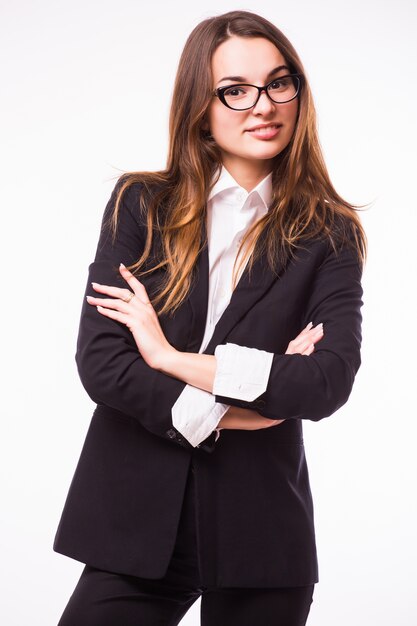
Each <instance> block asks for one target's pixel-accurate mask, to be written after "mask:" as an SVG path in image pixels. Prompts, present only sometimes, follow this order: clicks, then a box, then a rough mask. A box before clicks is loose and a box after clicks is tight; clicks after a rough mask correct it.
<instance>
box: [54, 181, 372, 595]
mask: <svg viewBox="0 0 417 626" xmlns="http://www.w3.org/2000/svg"><path fill="white" fill-rule="evenodd" d="M117 188H118V185H117V184H116V186H115V189H114V190H113V193H112V196H111V198H110V200H109V202H108V204H107V206H106V209H105V212H104V216H103V222H102V228H101V234H100V238H99V242H98V246H97V251H96V256H95V259H94V261H93V263H91V264H90V266H89V274H88V281H87V287H86V291H85V294H86V295H87V294H90V295H94V296H97V292H95V291H94V290H93V288H92V286H91V281H96V282H99V283H103V284H109V285H121V286H123V287H126V283H125V281H124V280H123V279H122V278H121V276H120V273H119V270H118V266H119V263H120V262H123V263H124V264H125V265H128V264H130V263H132V262H133V261H135V260H136V259H137V258H138V257H139V254H140V252H141V250H142V248H143V244H144V238H145V232H146V231H145V222H144V219H143V218H142V217H141V216H140V215H139V212H138V209H137V199H138V193H139V189H140V186H139V184H135V185H134V186H133V187H132V188H130V189H129V190H128V192H127V193H126V194H125V196H124V200H123V203H122V205H121V209H120V222H119V228H118V234H117V239H116V242H115V244H114V245H112V243H111V236H110V234H109V229H108V227H107V225H106V224H107V220H108V218H109V217H110V214H111V211H112V209H113V206H114V199H115V191H116V189H117ZM155 245H156V246H158V245H159V244H158V241H157V240H156V243H155ZM276 270H277V271H276V273H274V272H272V271H271V270H270V269H269V267H268V265H267V262H266V260H265V259H264V258H262V259H259V260H258V261H257V262H256V263H255V265H254V267H253V272H252V275H251V277H249V274H248V271H247V269H245V270H244V272H243V274H242V276H241V278H240V281H239V283H238V285H237V287H236V289H235V290H234V292H233V294H232V297H231V301H230V303H229V305H228V306H227V308H226V310H225V311H224V313H223V315H222V316H221V318H220V320H219V321H218V323H217V325H216V327H215V330H214V333H213V336H212V338H211V340H210V342H209V344H208V345H207V347H206V349H205V350H204V353H205V354H213V353H214V350H215V348H216V346H217V345H218V344H221V343H226V342H233V343H236V344H239V345H243V346H248V347H254V348H259V349H263V350H267V351H270V352H273V353H274V358H273V363H272V369H271V374H270V378H269V382H268V387H267V390H266V391H265V393H263V394H262V395H261V396H260V397H259V398H257V399H256V400H254V401H253V402H244V401H240V400H237V399H235V398H225V397H217V396H216V400H217V401H221V402H226V403H228V404H231V405H236V406H244V407H249V408H253V409H255V410H257V411H258V412H259V413H260V414H261V415H263V416H266V417H268V418H274V419H283V418H284V419H285V420H286V421H285V422H283V423H282V424H280V425H278V426H274V427H272V428H267V429H262V430H257V431H243V430H222V432H221V436H220V438H219V439H218V441H217V442H215V443H214V437H213V436H212V435H211V436H210V437H208V438H207V440H206V441H205V442H204V444H203V445H202V446H201V447H200V448H193V447H192V446H191V445H190V444H189V443H188V442H187V441H186V440H185V439H184V437H182V436H181V434H180V433H179V432H178V431H177V430H176V428H175V427H174V426H173V424H172V418H171V408H172V406H173V404H174V403H175V401H176V399H177V398H178V396H179V395H180V394H181V392H182V390H183V389H184V386H185V383H184V382H182V381H180V380H178V379H176V378H173V377H171V376H168V375H165V374H163V373H161V372H159V371H156V370H154V369H152V368H150V367H149V366H148V365H147V364H146V363H145V361H144V360H143V359H142V358H141V356H140V353H139V351H138V349H137V346H136V344H135V342H134V340H133V337H132V335H131V333H130V331H129V330H128V329H127V327H126V326H124V325H123V324H121V323H119V322H116V321H114V320H111V319H109V318H107V317H105V316H103V315H101V314H100V313H99V312H98V311H97V310H96V308H95V307H94V306H92V305H90V304H88V303H87V302H86V300H85V298H84V301H83V305H82V311H81V319H80V327H79V336H78V342H77V351H76V357H75V358H76V363H77V367H78V372H79V375H80V378H81V381H82V384H83V385H84V387H85V389H86V391H87V393H88V394H89V396H90V397H91V399H92V400H93V401H94V402H95V403H96V404H97V407H96V409H95V411H94V413H93V416H92V419H91V423H90V426H89V429H88V432H87V435H86V439H85V443H84V446H83V448H82V451H81V456H80V459H79V462H78V465H77V467H76V471H75V475H74V477H73V480H72V483H71V486H70V489H69V493H68V496H67V499H66V503H65V506H64V510H63V512H62V516H61V520H60V523H59V526H58V529H57V532H56V536H55V541H54V546H53V548H54V550H55V551H56V552H60V553H62V554H65V555H67V556H69V557H72V558H74V559H77V560H79V561H82V562H83V563H87V564H89V565H92V566H95V567H98V568H100V569H105V570H110V571H114V572H119V573H125V574H132V575H136V576H141V577H147V578H159V577H162V576H163V575H164V574H165V572H166V569H167V567H168V563H169V560H170V557H171V554H172V551H173V547H174V542H175V538H176V531H177V526H178V522H179V516H180V512H181V505H182V500H183V496H184V490H185V485H186V479H187V474H188V470H189V466H190V463H191V462H192V463H193V465H194V468H195V477H196V480H197V488H198V494H199V496H198V524H199V531H200V533H201V537H202V539H203V540H204V542H206V543H205V545H207V546H208V549H207V552H206V554H205V557H204V562H203V564H202V567H203V569H204V574H205V577H206V580H209V581H210V584H213V585H217V586H239V587H244V586H247V587H276V586H298V585H307V584H310V583H313V582H316V581H317V580H318V567H317V556H316V546H315V533H314V518H313V504H312V496H311V491H310V485H309V477H308V469H307V464H306V457H305V453H304V445H303V430H302V423H303V420H304V419H309V420H315V421H316V420H320V419H322V418H324V417H326V416H329V415H331V414H332V413H334V411H336V410H337V409H338V408H339V407H340V406H341V405H343V404H344V403H345V402H346V400H347V399H348V397H349V394H350V392H351V389H352V384H353V381H354V377H355V374H356V372H357V370H358V368H359V365H360V344H361V313H360V309H361V306H362V300H361V298H362V289H361V283H360V281H361V268H360V264H359V262H358V259H357V256H356V254H355V253H354V252H353V251H352V249H351V248H350V247H349V246H344V247H341V248H340V250H338V253H337V254H336V253H335V252H334V251H333V250H332V248H331V246H330V244H329V243H328V242H327V241H325V240H314V241H311V242H310V243H309V244H308V245H306V246H305V247H304V248H303V249H301V250H299V252H298V253H297V258H296V259H294V260H292V261H291V262H290V263H288V264H287V266H286V267H285V268H284V267H279V266H278V265H277V268H276ZM163 271H164V270H160V271H159V272H157V273H155V274H154V275H151V276H149V277H148V278H145V277H144V278H143V281H144V283H145V286H146V288H147V290H148V293H149V294H150V295H151V294H153V293H156V292H157V290H158V288H159V286H160V284H161V283H160V281H161V278H162V277H163ZM194 278H195V280H194V283H193V289H192V291H191V293H190V296H189V297H188V299H187V300H186V301H185V302H184V303H183V304H182V305H181V307H180V308H179V309H178V310H177V312H176V314H175V315H174V316H173V317H172V318H171V317H169V316H161V318H160V321H161V326H162V328H163V330H164V333H165V334H166V337H167V339H168V341H169V342H170V343H171V344H172V345H173V346H174V347H175V348H177V349H178V350H181V351H187V352H198V350H199V347H200V345H201V341H202V339H203V334H204V328H205V319H206V312H207V294H208V251H207V246H205V247H204V249H203V250H202V252H201V254H200V255H199V258H198V264H197V267H196V272H195V277H194ZM309 321H312V322H313V323H314V324H317V323H319V322H323V324H324V331H325V334H324V338H323V339H322V340H321V341H320V342H319V343H318V344H317V345H316V349H315V351H314V353H313V354H312V355H311V356H308V357H307V356H301V355H285V354H284V352H285V350H286V347H287V344H288V342H289V341H290V340H291V339H292V338H294V337H295V336H296V335H297V334H298V333H299V332H300V330H301V329H302V328H304V327H305V326H306V324H307V323H308V322H309Z"/></svg>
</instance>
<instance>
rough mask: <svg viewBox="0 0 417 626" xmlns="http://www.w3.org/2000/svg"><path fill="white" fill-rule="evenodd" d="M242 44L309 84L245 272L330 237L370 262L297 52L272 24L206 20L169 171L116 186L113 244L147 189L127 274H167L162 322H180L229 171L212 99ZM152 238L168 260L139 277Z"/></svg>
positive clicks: (191, 40)
mask: <svg viewBox="0 0 417 626" xmlns="http://www.w3.org/2000/svg"><path fill="white" fill-rule="evenodd" d="M234 35H235V36H236V35H237V36H239V37H263V38H265V39H268V40H269V41H271V42H272V43H273V44H274V45H275V46H276V47H277V48H278V49H279V51H280V52H281V54H282V55H283V57H284V59H285V61H286V64H287V65H288V66H289V68H290V70H291V72H297V73H299V74H301V76H302V84H301V91H300V93H299V95H298V98H299V107H298V117H297V123H296V127H295V130H294V133H293V136H292V138H291V141H290V142H289V144H288V145H287V147H286V148H285V149H284V150H283V151H282V152H281V153H280V154H278V155H277V156H276V157H275V159H274V163H273V174H272V188H273V199H272V203H271V206H270V207H269V210H268V212H267V213H266V214H265V215H264V216H263V217H262V218H261V219H260V220H258V221H257V222H256V223H255V224H254V225H253V226H252V227H251V228H250V229H249V231H248V232H247V233H246V235H245V237H244V238H243V241H242V243H241V245H240V249H239V254H238V256H237V258H239V256H240V253H241V252H242V256H241V259H240V265H239V267H241V264H242V263H244V262H245V260H246V259H247V258H248V256H249V263H248V270H249V271H250V269H251V267H252V265H253V262H254V260H255V258H257V257H258V256H259V255H261V254H266V255H267V259H268V263H269V265H270V267H271V269H272V271H274V268H275V267H276V260H277V259H279V260H280V263H281V264H285V263H286V262H287V261H288V260H289V259H290V258H291V257H292V256H293V254H294V252H295V250H296V249H297V248H298V247H299V246H301V245H302V242H303V241H306V240H307V239H308V238H312V237H317V236H325V237H328V239H329V240H330V242H331V244H332V246H333V247H334V248H335V249H336V248H337V246H338V245H339V244H341V243H342V244H343V243H348V244H349V245H353V246H354V248H355V249H356V251H357V253H358V256H359V260H360V262H361V263H363V261H364V258H365V255H366V237H365V233H364V230H363V228H362V226H361V223H360V219H359V216H358V214H357V210H358V209H359V208H361V205H352V204H349V203H348V202H346V201H345V200H344V199H343V198H341V197H340V196H339V194H338V193H337V192H336V191H335V189H334V187H333V185H332V183H331V181H330V177H329V174H328V171H327V168H326V165H325V162H324V158H323V154H322V151H321V147H320V143H319V139H318V135H317V129H316V111H315V107H314V103H313V98H312V94H311V90H310V87H309V84H308V80H307V78H306V74H305V71H304V68H303V65H302V63H301V60H300V58H299V56H298V54H297V52H296V51H295V49H294V47H293V46H292V44H291V43H290V42H289V40H288V39H287V38H286V37H285V35H284V34H283V33H282V32H281V31H280V30H279V29H278V28H277V27H276V26H274V25H273V24H271V23H270V22H269V21H268V20H266V19H264V18H263V17H261V16H259V15H256V14H255V13H251V12H248V11H231V12H229V13H225V14H223V15H219V16H216V17H212V18H209V19H206V20H204V21H203V22H201V23H200V24H198V25H197V26H196V28H194V30H193V31H192V33H191V34H190V36H189V37H188V39H187V42H186V44H185V47H184V50H183V52H182V55H181V58H180V61H179V66H178V71H177V75H176V79H175V86H174V93H173V97H172V103H171V111H170V120H169V149H168V158H167V166H166V169H164V170H161V171H157V172H129V173H125V174H123V175H122V176H120V177H119V181H118V191H117V194H116V202H115V207H114V212H113V215H112V220H111V224H112V229H113V236H115V233H116V229H117V217H118V211H119V207H120V202H121V199H122V196H123V194H124V193H125V192H126V190H127V189H128V188H129V187H130V186H131V185H133V184H135V183H137V182H139V183H141V185H140V189H141V197H140V199H139V203H138V211H141V214H142V215H143V216H145V217H146V222H147V227H148V228H147V239H146V243H145V247H144V250H143V253H142V255H141V256H140V258H139V259H138V261H137V262H136V263H134V264H132V265H130V266H129V269H130V270H131V271H132V272H133V273H135V274H137V275H138V277H140V276H141V275H145V274H147V273H149V272H153V271H155V270H157V269H159V268H165V270H166V272H165V282H164V284H163V286H162V288H161V290H160V291H159V293H158V294H157V296H156V297H155V298H154V299H153V301H152V303H153V305H154V306H155V308H156V310H157V311H158V313H160V314H162V313H173V312H174V311H175V309H176V308H177V307H178V306H179V305H180V304H181V303H182V302H183V301H184V300H185V298H186V297H187V294H188V292H189V289H190V287H191V282H192V274H193V268H194V266H195V264H196V260H197V257H198V254H199V252H200V251H201V248H202V246H203V245H204V244H205V242H204V241H202V237H201V233H202V223H203V220H205V218H206V204H207V199H208V195H209V192H210V189H211V187H212V185H213V183H214V182H215V179H216V178H217V176H216V174H217V172H218V174H220V166H221V155H220V151H219V149H218V147H217V145H216V144H215V142H214V140H213V139H212V138H211V136H210V135H209V133H207V131H206V130H204V128H205V125H204V122H205V114H206V111H207V109H208V106H209V104H210V101H211V98H212V95H211V94H212V89H213V87H212V80H213V78H212V71H211V59H212V56H213V53H214V51H215V50H216V48H217V47H218V46H219V45H220V44H221V43H223V42H224V41H226V40H227V39H228V38H230V37H231V36H234ZM196 85H198V88H196ZM362 206H364V205H362ZM338 217H339V218H342V219H336V218H338ZM341 225H343V226H342V227H341ZM154 231H157V232H158V235H160V237H159V236H158V239H160V241H161V242H162V245H161V246H160V247H161V248H162V249H161V250H160V258H159V259H157V262H156V263H154V264H153V265H152V266H151V267H149V268H148V269H147V270H146V271H142V272H141V271H140V270H141V268H142V267H143V265H144V264H145V262H146V261H147V259H148V258H150V255H151V248H152V241H153V236H154ZM262 235H265V236H262ZM247 243H249V244H250V245H249V246H247V245H246V244H247ZM244 248H246V249H245V250H244ZM138 253H139V251H138ZM235 270H236V264H235ZM236 275H237V272H236V274H235V280H236ZM161 304H162V306H160V307H159V310H158V305H161Z"/></svg>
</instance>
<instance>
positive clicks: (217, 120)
mask: <svg viewBox="0 0 417 626" xmlns="http://www.w3.org/2000/svg"><path fill="white" fill-rule="evenodd" d="M207 119H208V122H209V126H210V131H211V134H212V135H213V137H214V138H215V139H216V141H217V142H218V143H222V141H224V140H226V141H227V138H228V137H232V136H233V134H234V133H235V132H236V131H237V130H238V126H239V125H238V120H237V119H236V116H234V115H233V111H231V110H230V109H227V107H225V106H223V105H221V108H220V107H219V106H213V107H212V108H211V109H209V111H208V115H207Z"/></svg>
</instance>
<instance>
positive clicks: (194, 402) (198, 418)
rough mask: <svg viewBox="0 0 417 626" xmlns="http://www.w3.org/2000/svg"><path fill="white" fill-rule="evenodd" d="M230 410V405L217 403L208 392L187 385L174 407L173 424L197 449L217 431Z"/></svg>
mask: <svg viewBox="0 0 417 626" xmlns="http://www.w3.org/2000/svg"><path fill="white" fill-rule="evenodd" d="M228 409H229V405H228V404H222V403H221V402H216V400H215V398H214V395H213V394H211V393H209V392H208V391H204V389H199V388H198V387H193V386H192V385H186V386H185V387H184V389H183V391H182V392H181V394H180V395H179V397H178V398H177V400H176V402H175V404H174V406H173V407H172V410H171V414H172V424H173V426H175V428H176V429H177V430H178V431H179V432H180V433H181V434H182V435H183V436H184V437H185V438H186V439H187V441H189V442H190V443H191V445H192V446H194V447H196V446H198V444H199V443H201V442H202V441H204V439H206V438H207V437H208V436H209V435H210V434H211V433H212V432H213V430H215V428H216V427H217V425H218V423H219V422H220V420H221V418H222V417H223V415H224V414H225V413H226V411H227V410H228ZM218 435H219V433H217V437H216V441H217V438H218Z"/></svg>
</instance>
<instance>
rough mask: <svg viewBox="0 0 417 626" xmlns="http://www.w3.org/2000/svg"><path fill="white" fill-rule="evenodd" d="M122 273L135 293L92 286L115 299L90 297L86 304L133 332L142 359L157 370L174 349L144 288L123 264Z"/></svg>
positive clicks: (109, 287)
mask: <svg viewBox="0 0 417 626" xmlns="http://www.w3.org/2000/svg"><path fill="white" fill-rule="evenodd" d="M119 270H120V273H121V275H122V277H123V278H124V279H125V280H126V282H127V283H128V285H129V286H130V287H131V289H132V291H131V290H129V289H122V288H120V287H111V286H109V285H100V284H98V283H92V285H93V288H94V290H95V291H98V292H99V293H103V294H107V295H109V296H113V297H112V298H111V299H108V298H94V297H92V296H87V301H88V303H89V304H92V305H94V306H97V311H98V312H99V313H101V315H105V316H106V317H110V318H111V319H113V320H116V321H118V322H121V323H122V324H125V325H126V326H127V327H128V328H129V330H130V331H131V333H132V335H133V337H134V339H135V342H136V345H137V347H138V349H139V352H140V353H141V355H142V357H143V359H144V360H145V361H146V363H147V364H148V365H149V366H150V367H152V368H154V367H156V364H157V363H159V360H160V359H161V358H162V355H165V353H168V352H172V351H175V348H174V347H173V346H171V344H170V343H169V342H168V341H167V339H166V337H165V335H164V333H163V331H162V328H161V326H160V324H159V319H158V316H157V314H156V311H155V309H154V308H153V306H152V304H151V302H150V300H149V297H148V294H147V292H146V289H145V286H144V285H143V284H142V283H141V282H140V281H139V280H138V279H137V278H136V277H135V276H133V274H132V273H131V272H130V271H129V270H128V269H126V267H125V266H124V265H123V264H122V263H121V264H120V267H119ZM132 292H133V293H134V297H132V298H131V300H129V302H126V301H125V298H127V297H128V296H129V295H130V294H132Z"/></svg>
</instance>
